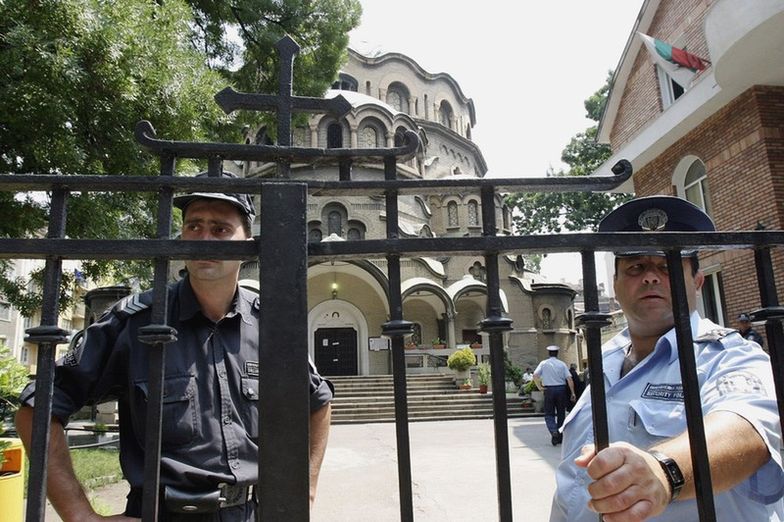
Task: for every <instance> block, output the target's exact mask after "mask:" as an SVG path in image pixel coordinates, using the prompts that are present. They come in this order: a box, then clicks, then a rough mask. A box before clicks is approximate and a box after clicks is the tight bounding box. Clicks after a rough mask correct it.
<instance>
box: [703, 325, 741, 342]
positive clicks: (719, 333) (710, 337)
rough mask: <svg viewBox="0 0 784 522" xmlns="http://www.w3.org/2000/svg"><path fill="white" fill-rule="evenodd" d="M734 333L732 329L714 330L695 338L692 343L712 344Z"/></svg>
mask: <svg viewBox="0 0 784 522" xmlns="http://www.w3.org/2000/svg"><path fill="white" fill-rule="evenodd" d="M734 331H735V330H733V329H732V328H721V327H719V328H714V329H713V330H710V331H708V332H705V333H704V334H702V335H700V336H699V337H695V338H694V341H695V342H698V343H712V342H715V341H719V340H721V339H723V338H724V337H726V336H728V335H729V334H731V333H732V332H734Z"/></svg>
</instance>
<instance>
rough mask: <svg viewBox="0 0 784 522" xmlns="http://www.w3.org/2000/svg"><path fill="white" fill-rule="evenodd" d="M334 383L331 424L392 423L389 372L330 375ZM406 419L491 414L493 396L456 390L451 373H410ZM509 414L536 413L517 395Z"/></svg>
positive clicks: (509, 398)
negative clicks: (526, 406)
mask: <svg viewBox="0 0 784 522" xmlns="http://www.w3.org/2000/svg"><path fill="white" fill-rule="evenodd" d="M329 380H330V381H332V383H333V384H334V385H335V399H334V400H333V402H332V423H333V424H352V423H355V424H361V423H368V422H394V420H395V399H394V387H393V383H392V376H391V375H372V376H351V377H329ZM406 382H407V384H408V386H407V389H408V418H409V421H411V422H416V421H431V420H454V419H486V418H492V417H493V396H492V394H490V393H487V394H480V393H479V391H478V390H477V389H476V388H474V389H472V390H468V391H465V390H458V389H457V388H456V386H455V382H454V379H453V378H452V377H451V376H444V375H439V374H433V375H409V376H407V380H406ZM506 407H507V413H508V417H509V418H512V417H525V416H531V415H537V414H536V413H534V410H533V408H532V407H528V408H524V407H523V406H522V401H521V400H520V398H519V397H517V396H516V395H513V394H510V395H507V399H506Z"/></svg>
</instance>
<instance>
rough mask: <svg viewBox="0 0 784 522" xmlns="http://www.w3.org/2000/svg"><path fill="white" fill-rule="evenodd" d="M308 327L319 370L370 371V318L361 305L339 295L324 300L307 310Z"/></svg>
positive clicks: (331, 372) (340, 372)
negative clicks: (368, 320)
mask: <svg viewBox="0 0 784 522" xmlns="http://www.w3.org/2000/svg"><path fill="white" fill-rule="evenodd" d="M308 331H309V332H311V334H310V338H309V340H308V344H309V346H308V351H309V352H310V355H311V357H312V358H313V362H314V363H315V364H316V367H317V368H318V370H319V373H321V374H322V375H325V376H334V375H367V374H368V373H369V372H368V356H367V343H368V329H367V321H366V320H365V316H364V315H363V314H362V312H361V311H360V310H359V308H357V307H356V306H354V305H353V304H351V303H349V302H348V301H343V300H340V299H331V300H329V301H323V302H321V303H319V304H318V305H316V306H315V307H313V309H312V310H311V311H310V313H309V314H308Z"/></svg>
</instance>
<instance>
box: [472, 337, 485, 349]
mask: <svg viewBox="0 0 784 522" xmlns="http://www.w3.org/2000/svg"><path fill="white" fill-rule="evenodd" d="M470 346H471V348H473V349H474V350H481V349H482V339H481V338H480V337H477V338H476V339H474V342H472V343H471V345H470Z"/></svg>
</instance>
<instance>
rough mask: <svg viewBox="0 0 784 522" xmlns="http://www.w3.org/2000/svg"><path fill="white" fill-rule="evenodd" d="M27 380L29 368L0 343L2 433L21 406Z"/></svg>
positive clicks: (0, 431)
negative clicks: (21, 395) (20, 396)
mask: <svg viewBox="0 0 784 522" xmlns="http://www.w3.org/2000/svg"><path fill="white" fill-rule="evenodd" d="M27 380H28V379H27V368H25V367H24V366H22V365H21V364H20V363H19V361H17V360H16V358H15V357H14V356H13V355H12V354H11V349H10V348H9V347H8V346H6V345H5V344H3V343H0V435H2V433H3V431H4V425H5V423H7V422H9V421H10V420H11V417H12V416H13V414H14V412H15V411H16V409H17V407H18V406H19V392H21V391H22V388H24V386H25V384H27ZM1 456H2V454H0V457H1Z"/></svg>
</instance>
